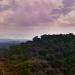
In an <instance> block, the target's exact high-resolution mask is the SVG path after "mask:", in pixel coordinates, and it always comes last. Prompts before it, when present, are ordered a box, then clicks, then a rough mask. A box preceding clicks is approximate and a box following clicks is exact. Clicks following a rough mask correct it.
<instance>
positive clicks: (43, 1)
mask: <svg viewBox="0 0 75 75" xmlns="http://www.w3.org/2000/svg"><path fill="white" fill-rule="evenodd" d="M57 33H75V0H0V38H16V39H17V38H18V39H19V38H26V39H31V38H32V37H34V36H36V35H38V36H40V35H42V34H57Z"/></svg>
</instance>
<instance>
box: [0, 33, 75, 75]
mask: <svg viewBox="0 0 75 75" xmlns="http://www.w3.org/2000/svg"><path fill="white" fill-rule="evenodd" d="M3 50H4V52H3V54H2V55H0V63H1V65H0V75H64V74H65V75H75V35H73V34H72V33H70V34H59V35H42V36H40V38H38V36H36V37H34V38H33V40H32V41H27V42H26V43H21V44H20V45H15V46H10V47H9V48H5V49H3ZM2 65H3V66H2Z"/></svg>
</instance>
